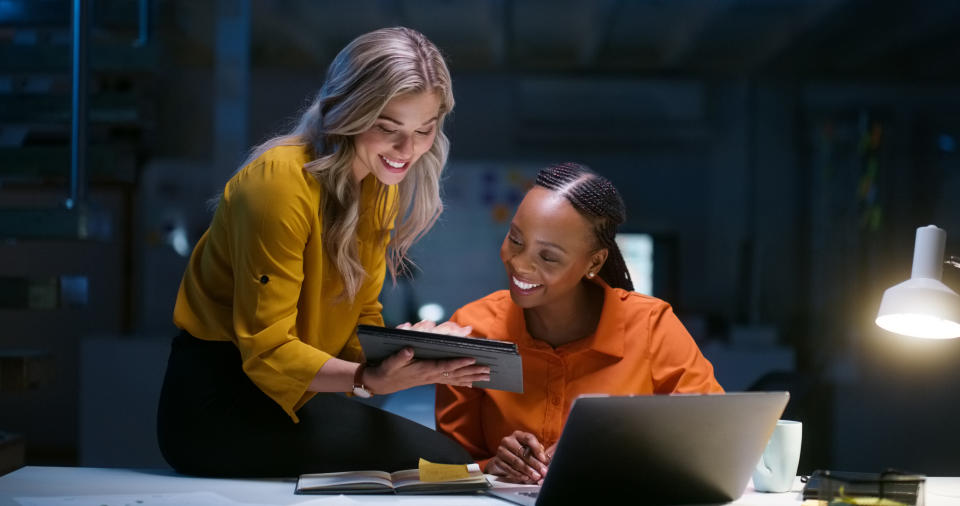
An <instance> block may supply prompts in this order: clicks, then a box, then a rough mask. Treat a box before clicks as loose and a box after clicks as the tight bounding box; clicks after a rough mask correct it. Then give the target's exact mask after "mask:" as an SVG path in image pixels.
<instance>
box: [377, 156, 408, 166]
mask: <svg viewBox="0 0 960 506" xmlns="http://www.w3.org/2000/svg"><path fill="white" fill-rule="evenodd" d="M380 158H381V159H382V160H383V161H384V162H386V163H387V165H389V166H391V167H393V168H394V169H399V168H402V167H403V166H404V165H406V164H407V162H395V161H393V160H391V159H389V158H387V157H385V156H383V155H380Z"/></svg>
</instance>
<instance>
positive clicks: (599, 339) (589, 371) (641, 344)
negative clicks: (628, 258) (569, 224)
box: [436, 281, 723, 469]
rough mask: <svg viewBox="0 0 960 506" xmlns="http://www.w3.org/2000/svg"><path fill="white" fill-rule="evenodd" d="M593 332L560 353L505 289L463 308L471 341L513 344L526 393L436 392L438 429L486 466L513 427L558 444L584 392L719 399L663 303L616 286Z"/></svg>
mask: <svg viewBox="0 0 960 506" xmlns="http://www.w3.org/2000/svg"><path fill="white" fill-rule="evenodd" d="M599 284H601V285H602V286H603V287H604V303H603V309H602V311H601V314H600V322H599V323H598V324H597V329H596V331H595V332H594V333H593V334H592V335H590V336H588V337H586V338H584V339H579V340H577V341H573V342H571V343H567V344H564V345H562V346H559V347H557V348H554V347H552V346H551V345H550V344H547V343H546V342H543V341H540V340H537V339H534V338H533V337H532V336H530V334H529V333H528V332H527V328H526V323H525V322H524V318H523V310H522V309H521V308H520V307H518V306H517V305H516V304H514V303H513V301H512V300H511V299H510V293H509V292H508V291H506V290H501V291H498V292H494V293H492V294H490V295H488V296H486V297H484V298H482V299H480V300H477V301H474V302H471V303H470V304H467V305H466V306H464V307H462V308H460V309H459V310H458V311H457V312H456V313H455V314H454V315H453V317H451V320H452V321H454V322H456V323H458V324H460V325H470V326H472V327H473V334H472V335H473V336H480V337H485V338H487V339H496V340H500V341H510V342H514V343H516V344H517V348H518V350H519V352H520V356H521V357H522V359H523V393H522V394H519V393H513V392H505V391H502V390H487V389H483V388H465V387H451V386H447V385H437V399H436V403H437V406H436V407H437V409H436V421H437V430H439V431H440V432H443V433H445V434H447V435H449V436H450V437H452V438H454V439H455V440H456V441H457V442H458V443H460V444H461V445H462V446H463V447H464V448H466V450H467V451H468V452H470V454H471V455H472V456H473V458H474V459H475V460H476V461H477V462H478V463H479V464H480V466H481V469H483V468H485V467H486V464H487V461H488V460H489V459H490V458H491V457H493V456H494V455H495V454H496V452H497V447H498V446H499V445H500V441H501V439H503V437H504V436H507V435H510V434H511V433H513V431H514V430H522V431H525V432H529V433H531V434H533V435H535V436H536V437H537V439H538V440H539V441H540V443H541V444H543V445H544V447H549V446H550V445H553V444H554V443H556V442H557V440H558V439H560V433H561V431H562V430H563V425H564V423H566V421H567V415H568V414H569V412H570V407H571V405H572V403H573V400H574V399H575V398H576V397H577V396H578V395H581V394H597V393H601V394H611V395H636V394H641V395H643V394H669V393H722V392H723V388H721V387H720V384H719V383H717V380H716V378H714V376H713V366H712V365H711V364H710V362H709V361H708V360H707V359H706V358H705V357H704V356H703V354H701V353H700V349H699V348H698V347H697V344H696V343H695V342H694V341H693V338H692V337H690V334H689V333H688V332H687V331H686V329H685V328H684V327H683V324H681V323H680V320H678V319H677V317H676V316H675V315H674V314H673V311H672V310H671V309H670V305H669V304H667V303H666V302H664V301H662V300H660V299H657V298H654V297H648V296H646V295H641V294H638V293H636V292H628V291H625V290H622V289H619V288H610V287H609V286H607V285H606V284H604V283H603V282H602V281H600V282H599Z"/></svg>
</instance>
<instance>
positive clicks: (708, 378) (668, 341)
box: [650, 303, 723, 394]
mask: <svg viewBox="0 0 960 506" xmlns="http://www.w3.org/2000/svg"><path fill="white" fill-rule="evenodd" d="M650 336H651V345H650V346H651V348H650V352H651V355H652V364H653V366H652V370H653V385H654V391H655V392H656V393H658V394H661V393H664V394H665V393H723V388H722V387H721V386H720V383H718V382H717V380H716V378H715V377H714V375H713V365H712V364H710V361H708V360H707V359H706V357H704V356H703V354H702V353H701V352H700V348H699V347H698V346H697V343H696V342H695V341H694V340H693V337H691V336H690V334H689V333H688V332H687V329H686V328H684V326H683V324H682V323H680V320H679V319H678V318H677V316H676V315H675V314H674V313H673V310H672V309H670V305H669V304H666V303H663V304H659V305H657V306H656V307H655V308H654V309H653V310H652V312H651V314H650Z"/></svg>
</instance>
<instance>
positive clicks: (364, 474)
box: [296, 464, 490, 494]
mask: <svg viewBox="0 0 960 506" xmlns="http://www.w3.org/2000/svg"><path fill="white" fill-rule="evenodd" d="M459 467H460V468H466V472H465V473H463V474H466V477H454V478H449V479H443V480H439V481H422V480H421V479H420V477H421V475H420V471H421V470H420V469H403V470H401V471H395V472H392V473H388V472H385V471H345V472H339V473H316V474H302V475H300V479H299V480H297V489H296V493H297V494H453V493H458V492H474V491H477V490H484V489H487V488H489V487H490V483H489V482H488V481H487V478H486V477H485V476H484V475H483V473H482V472H481V471H480V466H478V465H477V464H468V465H464V466H459Z"/></svg>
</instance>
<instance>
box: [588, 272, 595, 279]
mask: <svg viewBox="0 0 960 506" xmlns="http://www.w3.org/2000/svg"><path fill="white" fill-rule="evenodd" d="M594 275H595V274H594V273H592V272H588V273H587V277H588V278H593V276H594Z"/></svg>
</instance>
